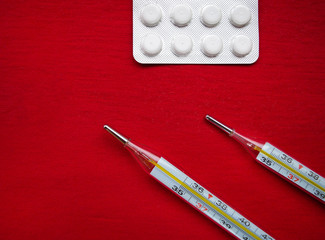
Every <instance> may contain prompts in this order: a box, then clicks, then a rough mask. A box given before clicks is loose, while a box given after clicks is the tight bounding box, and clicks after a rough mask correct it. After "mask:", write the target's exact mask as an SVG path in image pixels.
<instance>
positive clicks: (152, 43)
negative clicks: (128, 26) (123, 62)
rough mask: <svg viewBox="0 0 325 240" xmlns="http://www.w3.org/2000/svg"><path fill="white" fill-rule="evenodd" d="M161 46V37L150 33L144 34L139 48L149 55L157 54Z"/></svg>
mask: <svg viewBox="0 0 325 240" xmlns="http://www.w3.org/2000/svg"><path fill="white" fill-rule="evenodd" d="M162 46H163V42H162V40H161V37H159V36H158V35H155V34H151V33H150V34H148V35H146V36H145V37H144V38H143V39H142V41H141V50H142V52H143V53H144V54H145V55H147V56H149V57H153V56H156V55H157V54H159V53H160V52H161V50H162Z"/></svg>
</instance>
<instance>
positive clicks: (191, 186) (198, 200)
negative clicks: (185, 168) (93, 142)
mask: <svg viewBox="0 0 325 240" xmlns="http://www.w3.org/2000/svg"><path fill="white" fill-rule="evenodd" d="M104 128H105V129H106V130H107V131H108V132H109V133H111V134H112V135H113V136H114V137H116V138H117V139H118V140H119V141H120V142H122V143H123V145H124V147H125V148H126V149H127V150H128V151H129V152H131V154H132V155H133V156H134V157H135V158H136V159H137V160H138V163H139V164H140V165H141V167H142V168H143V169H144V170H145V172H147V173H148V174H149V175H150V176H151V177H153V178H154V179H156V180H157V181H159V182H160V183H161V184H163V185H164V186H165V187H167V188H168V189H169V190H171V191H172V192H173V193H175V194H176V195H177V196H178V197H180V198H181V199H183V200H184V201H185V202H187V203H188V204H190V205H191V206H192V207H194V208H195V209H196V210H198V211H199V212H201V213H202V214H203V215H204V216H206V217H207V218H209V219H210V220H212V221H213V222H214V223H216V224H217V225H219V226H220V227H222V228H223V229H224V230H226V231H227V232H228V233H230V234H231V235H233V236H234V237H236V238H237V239H241V240H253V239H258V240H274V238H272V237H271V236H270V235H268V234H267V233H265V232H264V231H263V230H262V229H260V228H258V227H257V226H256V225H255V224H253V223H252V222H251V221H250V220H248V219H247V218H246V217H244V216H243V215H241V214H239V213H238V212H237V211H235V210H234V209H233V208H231V207H230V206H229V205H228V204H227V203H225V202H224V201H222V200H221V199H220V198H219V197H217V196H215V195H214V194H212V193H211V192H210V191H208V190H207V189H206V188H205V187H203V186H202V185H200V184H199V183H198V182H197V181H195V180H193V179H192V178H190V177H189V176H188V175H186V174H185V173H184V172H182V171H180V170H179V169H178V168H176V167H175V166H174V165H172V164H171V163H169V162H168V161H167V160H166V159H164V158H162V157H160V156H157V155H155V154H153V153H151V152H149V151H147V150H145V149H143V148H141V147H139V146H138V145H136V144H134V143H133V142H131V141H130V140H129V139H127V138H125V137H124V136H122V135H121V134H119V133H118V132H116V131H115V130H114V129H112V128H111V127H109V126H107V125H105V126H104Z"/></svg>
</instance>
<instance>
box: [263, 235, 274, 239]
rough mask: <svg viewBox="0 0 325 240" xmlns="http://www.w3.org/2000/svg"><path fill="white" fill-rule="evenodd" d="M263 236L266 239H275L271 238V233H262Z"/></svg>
mask: <svg viewBox="0 0 325 240" xmlns="http://www.w3.org/2000/svg"><path fill="white" fill-rule="evenodd" d="M262 238H263V239H266V240H274V239H273V238H271V237H270V236H269V235H267V234H262Z"/></svg>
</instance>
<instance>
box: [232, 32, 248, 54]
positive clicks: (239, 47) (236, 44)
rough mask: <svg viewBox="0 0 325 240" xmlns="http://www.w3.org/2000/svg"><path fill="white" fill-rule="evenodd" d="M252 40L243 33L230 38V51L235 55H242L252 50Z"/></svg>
mask: <svg viewBox="0 0 325 240" xmlns="http://www.w3.org/2000/svg"><path fill="white" fill-rule="evenodd" d="M252 48H253V43H252V40H251V39H250V38H249V37H247V36H244V35H238V36H235V37H233V38H232V40H231V51H232V52H233V54H235V55H236V56H237V57H244V56H246V55H247V54H249V53H250V52H251V51H252Z"/></svg>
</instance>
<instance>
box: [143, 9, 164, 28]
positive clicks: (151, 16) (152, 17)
mask: <svg viewBox="0 0 325 240" xmlns="http://www.w3.org/2000/svg"><path fill="white" fill-rule="evenodd" d="M161 16H162V12H161V8H160V7H159V6H158V5H157V4H148V5H146V6H145V7H144V8H143V9H142V10H141V13H140V18H141V22H142V23H143V24H144V25H146V26H147V27H154V26H157V25H158V24H159V22H160V20H161Z"/></svg>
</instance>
